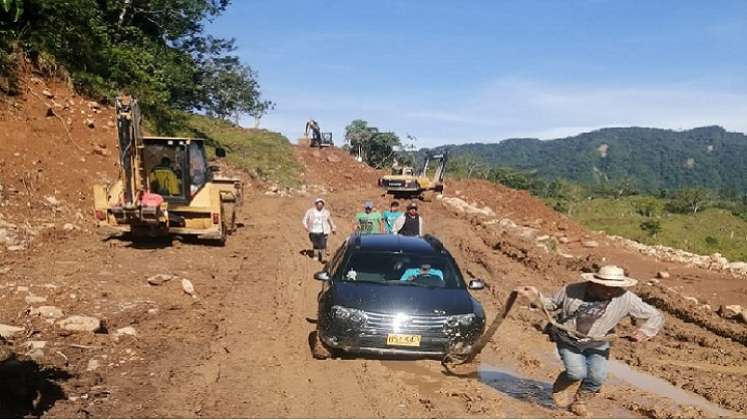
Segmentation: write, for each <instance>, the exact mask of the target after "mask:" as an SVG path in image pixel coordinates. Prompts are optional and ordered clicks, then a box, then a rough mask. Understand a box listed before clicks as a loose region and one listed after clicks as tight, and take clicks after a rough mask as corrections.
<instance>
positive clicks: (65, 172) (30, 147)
mask: <svg viewBox="0 0 747 420" xmlns="http://www.w3.org/2000/svg"><path fill="white" fill-rule="evenodd" d="M21 79H22V83H21V84H22V86H25V89H24V93H23V95H21V96H16V97H4V98H2V99H0V125H1V126H2V130H0V259H2V258H4V257H5V256H7V254H9V253H13V252H18V251H22V250H24V249H27V248H34V247H36V246H37V245H41V244H43V243H44V242H45V241H46V239H47V238H51V239H59V238H61V237H64V236H75V235H77V234H79V233H80V232H81V231H84V230H90V227H91V218H90V213H91V210H90V209H91V208H92V206H93V201H92V188H91V186H92V184H93V183H94V182H102V181H103V182H105V181H108V180H112V179H114V178H116V174H117V168H116V162H117V158H116V155H117V150H116V148H115V147H116V136H115V128H114V113H113V110H112V109H111V108H110V107H108V106H105V105H102V104H99V103H97V102H94V101H91V100H89V99H86V98H83V97H81V96H78V95H76V94H75V93H73V92H72V91H71V90H70V89H69V87H68V86H67V84H66V83H64V82H61V81H49V80H44V79H42V78H40V77H37V76H35V75H34V74H33V73H31V72H26V73H23V74H22V76H21Z"/></svg>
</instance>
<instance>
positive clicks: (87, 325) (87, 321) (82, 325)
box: [57, 315, 101, 332]
mask: <svg viewBox="0 0 747 420" xmlns="http://www.w3.org/2000/svg"><path fill="white" fill-rule="evenodd" d="M57 325H59V327H60V328H62V329H63V330H67V331H77V332H95V331H96V330H98V329H100V328H101V320H100V319H98V318H94V317H92V316H83V315H73V316H70V317H67V318H65V319H63V320H62V321H59V322H58V323H57Z"/></svg>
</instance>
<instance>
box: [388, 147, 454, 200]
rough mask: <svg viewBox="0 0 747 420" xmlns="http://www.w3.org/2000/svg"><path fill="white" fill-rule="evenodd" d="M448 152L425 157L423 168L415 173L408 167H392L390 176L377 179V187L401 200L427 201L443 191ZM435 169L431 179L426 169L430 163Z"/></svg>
mask: <svg viewBox="0 0 747 420" xmlns="http://www.w3.org/2000/svg"><path fill="white" fill-rule="evenodd" d="M448 158H449V151H448V150H444V151H443V152H441V153H438V154H428V155H426V156H425V161H424V162H423V166H422V167H421V168H420V170H419V171H418V172H417V173H416V172H415V169H414V168H412V167H410V166H403V167H396V166H395V167H394V168H392V174H391V175H385V176H383V177H381V178H379V186H380V187H382V188H384V189H385V190H386V192H387V194H391V195H393V196H395V197H401V198H413V197H420V198H422V199H426V200H427V199H428V198H429V196H430V195H432V194H434V193H441V192H443V190H444V174H445V173H446V162H447V161H448ZM434 162H435V164H436V168H435V170H434V172H433V176H432V177H428V169H429V167H430V165H431V164H432V163H434Z"/></svg>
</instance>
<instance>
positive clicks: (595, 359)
mask: <svg viewBox="0 0 747 420" xmlns="http://www.w3.org/2000/svg"><path fill="white" fill-rule="evenodd" d="M581 277H582V278H583V280H585V281H584V282H580V283H574V284H570V285H568V286H566V287H563V288H562V289H560V290H559V291H558V292H557V293H555V295H553V296H552V297H550V298H545V299H544V301H543V303H544V305H545V308H547V309H548V310H549V311H557V314H556V315H555V319H554V321H553V322H552V323H551V326H550V334H551V337H552V338H553V340H554V341H555V342H556V344H557V346H558V353H559V354H560V358H561V359H562V360H563V365H564V366H565V371H563V372H561V373H560V375H558V378H557V379H556V380H555V383H554V384H553V399H554V400H555V402H556V404H557V405H558V406H559V407H563V408H565V407H568V408H569V409H570V410H571V411H572V412H573V413H575V414H577V415H579V416H587V415H588V410H587V408H586V402H587V401H588V400H589V399H591V398H592V397H593V396H594V395H596V394H597V393H598V392H599V390H600V389H601V388H602V385H603V384H604V381H605V380H606V379H607V362H608V360H609V354H610V337H609V336H608V334H609V333H610V331H612V330H613V329H614V328H615V327H616V326H617V324H618V323H619V322H620V321H621V320H622V319H623V318H625V317H627V316H632V317H633V318H637V319H641V320H645V322H644V323H643V325H642V326H641V327H640V328H639V329H638V331H636V333H635V334H634V335H633V337H631V338H632V339H633V340H634V341H645V340H648V339H649V338H651V337H653V336H655V335H656V334H657V333H658V332H659V330H660V329H661V327H662V325H663V324H664V317H663V316H662V314H661V312H659V311H658V310H657V309H656V308H654V307H653V306H651V305H649V304H647V303H645V302H643V300H641V298H640V297H638V296H637V295H636V294H634V293H633V292H631V291H629V290H626V288H628V287H632V286H634V285H635V284H636V283H637V282H638V281H637V280H635V279H633V278H630V277H627V276H626V275H625V270H624V269H623V268H621V267H617V266H614V265H607V266H604V267H602V268H600V269H599V271H598V272H596V273H584V274H582V275H581Z"/></svg>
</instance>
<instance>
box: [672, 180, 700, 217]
mask: <svg viewBox="0 0 747 420" xmlns="http://www.w3.org/2000/svg"><path fill="white" fill-rule="evenodd" d="M710 199H711V194H710V192H709V191H708V190H706V189H705V188H700V187H690V188H683V189H681V190H679V191H677V192H676V193H674V196H673V197H672V199H671V200H670V201H669V203H668V204H667V208H668V210H670V211H672V212H674V213H692V214H693V215H695V214H696V213H698V211H700V210H702V209H703V208H704V207H705V206H706V205H707V203H708V201H709V200H710Z"/></svg>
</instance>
